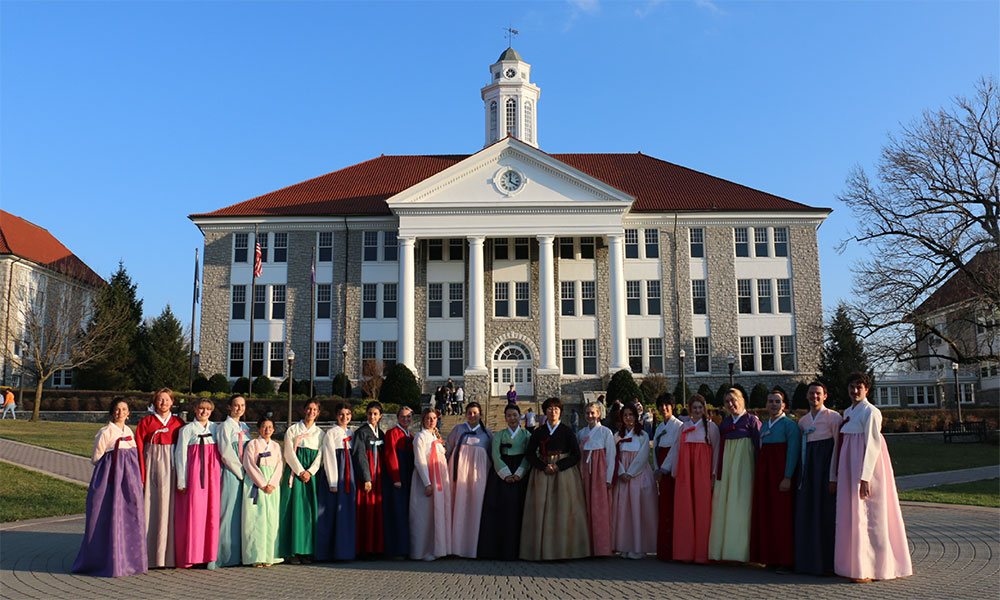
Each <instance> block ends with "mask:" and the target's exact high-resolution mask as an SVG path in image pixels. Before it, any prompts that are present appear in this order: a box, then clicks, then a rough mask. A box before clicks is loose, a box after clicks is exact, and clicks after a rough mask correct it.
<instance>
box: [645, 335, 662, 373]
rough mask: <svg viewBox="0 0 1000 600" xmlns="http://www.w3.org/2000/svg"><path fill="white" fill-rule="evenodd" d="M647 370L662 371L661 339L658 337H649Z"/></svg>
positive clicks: (652, 371) (651, 371)
mask: <svg viewBox="0 0 1000 600" xmlns="http://www.w3.org/2000/svg"><path fill="white" fill-rule="evenodd" d="M646 341H647V343H648V344H649V372H650V373H662V372H663V340H661V339H660V338H649V339H648V340H646Z"/></svg>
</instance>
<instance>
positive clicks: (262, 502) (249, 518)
mask: <svg viewBox="0 0 1000 600" xmlns="http://www.w3.org/2000/svg"><path fill="white" fill-rule="evenodd" d="M257 433H258V434H259V436H260V437H258V438H257V439H255V440H252V441H251V442H249V443H248V444H247V445H246V448H245V449H244V451H243V469H244V470H245V472H246V477H245V482H244V485H243V522H242V525H243V526H242V528H241V530H242V538H243V564H245V565H254V566H255V567H270V566H271V565H273V564H274V563H276V562H281V560H282V559H281V558H279V557H278V554H277V551H278V510H279V509H280V507H281V464H282V460H281V446H279V445H278V442H275V441H274V440H272V439H271V434H273V433H274V422H273V421H271V419H268V418H267V417H264V418H263V419H261V420H260V421H259V422H258V423H257Z"/></svg>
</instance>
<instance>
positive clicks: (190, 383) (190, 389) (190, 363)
mask: <svg viewBox="0 0 1000 600" xmlns="http://www.w3.org/2000/svg"><path fill="white" fill-rule="evenodd" d="M198 284H199V281H198V248H195V249H194V299H193V300H192V301H191V358H190V359H189V361H188V366H189V369H188V393H189V394H190V393H193V392H194V318H195V310H196V308H197V306H198V291H199V286H198Z"/></svg>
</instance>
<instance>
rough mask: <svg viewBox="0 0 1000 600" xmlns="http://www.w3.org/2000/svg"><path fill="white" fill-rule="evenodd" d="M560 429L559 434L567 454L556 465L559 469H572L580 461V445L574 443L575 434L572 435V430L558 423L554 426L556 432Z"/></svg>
mask: <svg viewBox="0 0 1000 600" xmlns="http://www.w3.org/2000/svg"><path fill="white" fill-rule="evenodd" d="M560 430H561V431H562V434H561V436H562V437H563V439H564V441H565V444H566V446H567V448H566V453H567V454H569V456H567V457H566V458H564V459H562V460H560V461H559V462H557V463H556V467H558V468H559V470H560V471H565V470H566V469H572V468H573V467H575V466H576V465H578V464H579V463H580V445H579V444H577V443H576V436H575V435H573V430H572V429H570V428H569V426H567V425H564V424H562V423H560V424H559V426H558V427H557V428H556V433H557V434H558V433H559V431H560Z"/></svg>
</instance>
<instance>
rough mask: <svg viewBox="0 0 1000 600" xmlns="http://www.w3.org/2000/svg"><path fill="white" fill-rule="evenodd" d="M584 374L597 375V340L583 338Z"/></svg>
mask: <svg viewBox="0 0 1000 600" xmlns="http://www.w3.org/2000/svg"><path fill="white" fill-rule="evenodd" d="M583 374H584V375H597V340H593V339H592V340H583Z"/></svg>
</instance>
